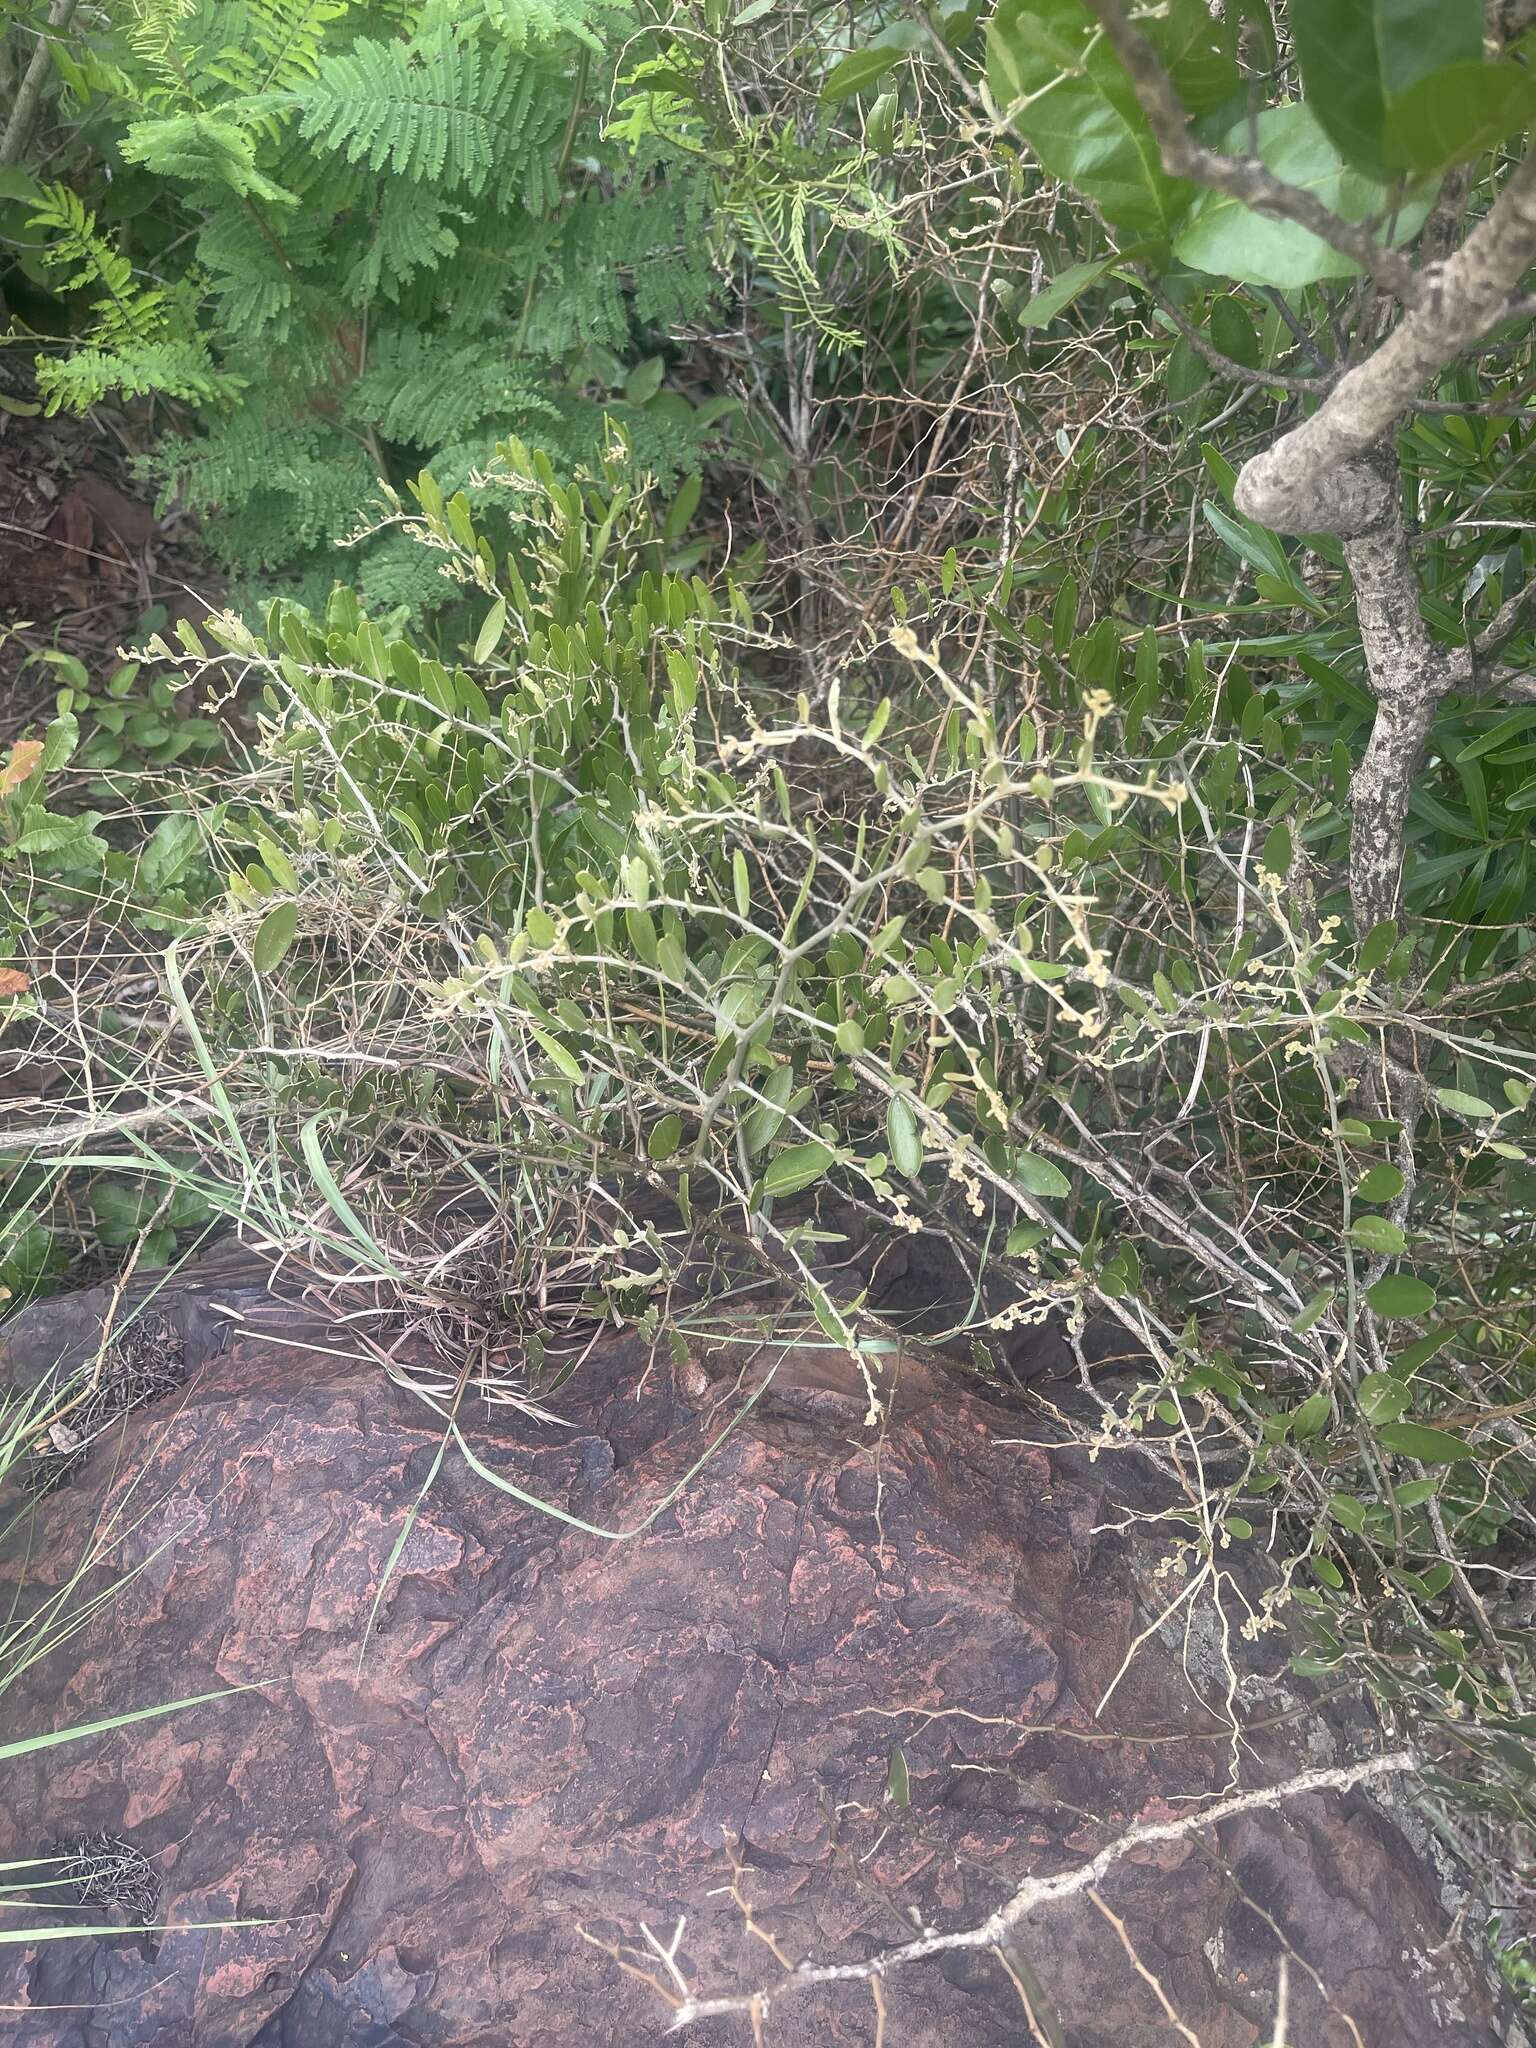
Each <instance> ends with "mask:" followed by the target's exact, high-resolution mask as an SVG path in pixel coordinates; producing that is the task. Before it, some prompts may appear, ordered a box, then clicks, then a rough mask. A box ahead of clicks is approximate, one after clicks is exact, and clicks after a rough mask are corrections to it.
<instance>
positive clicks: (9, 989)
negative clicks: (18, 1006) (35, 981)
mask: <svg viewBox="0 0 1536 2048" xmlns="http://www.w3.org/2000/svg"><path fill="white" fill-rule="evenodd" d="M31 986H32V983H31V981H30V979H29V978H28V977H27V976H26V975H25V974H23V973H22V971H21V969H20V968H19V967H0V996H24V995H25V994H26V992H27V990H28V989H29V988H30V987H31Z"/></svg>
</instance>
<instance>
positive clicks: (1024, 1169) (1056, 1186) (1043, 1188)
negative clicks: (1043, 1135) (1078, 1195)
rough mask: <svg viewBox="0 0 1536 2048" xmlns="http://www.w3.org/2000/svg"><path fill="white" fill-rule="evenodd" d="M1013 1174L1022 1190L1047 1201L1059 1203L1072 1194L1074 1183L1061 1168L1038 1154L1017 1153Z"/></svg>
mask: <svg viewBox="0 0 1536 2048" xmlns="http://www.w3.org/2000/svg"><path fill="white" fill-rule="evenodd" d="M1013 1172H1014V1178H1015V1179H1016V1180H1017V1181H1018V1183H1019V1186H1020V1187H1021V1188H1025V1189H1027V1190H1028V1192H1029V1193H1030V1194H1032V1195H1040V1196H1043V1197H1044V1198H1045V1199H1046V1200H1047V1201H1059V1200H1060V1199H1061V1197H1062V1196H1063V1195H1070V1194H1071V1192H1072V1183H1071V1182H1070V1181H1069V1180H1068V1179H1067V1176H1066V1175H1065V1174H1064V1173H1063V1172H1062V1170H1061V1168H1060V1167H1059V1166H1056V1165H1054V1164H1053V1163H1052V1162H1051V1161H1050V1160H1049V1159H1042V1158H1041V1157H1040V1155H1039V1153H1038V1152H1015V1154H1014V1155H1013Z"/></svg>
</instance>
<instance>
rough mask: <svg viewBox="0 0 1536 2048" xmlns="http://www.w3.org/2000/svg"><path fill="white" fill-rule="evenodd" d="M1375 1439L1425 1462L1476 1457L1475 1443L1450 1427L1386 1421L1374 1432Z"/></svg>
mask: <svg viewBox="0 0 1536 2048" xmlns="http://www.w3.org/2000/svg"><path fill="white" fill-rule="evenodd" d="M1376 1440H1377V1442H1378V1443H1380V1444H1381V1445H1383V1447H1384V1448H1385V1449H1387V1450H1389V1451H1396V1452H1397V1453H1398V1454H1399V1455H1400V1456H1401V1457H1404V1458H1417V1459H1418V1460H1419V1462H1420V1463H1421V1464H1424V1465H1454V1464H1456V1463H1458V1462H1459V1461H1460V1460H1461V1459H1463V1458H1475V1457H1476V1456H1477V1448H1476V1446H1475V1445H1474V1444H1469V1443H1463V1441H1462V1439H1461V1438H1460V1437H1459V1436H1452V1435H1451V1433H1450V1432H1449V1430H1444V1429H1431V1428H1430V1427H1429V1425H1428V1424H1427V1423H1424V1422H1385V1423H1383V1424H1382V1426H1381V1427H1380V1429H1378V1430H1377V1432H1376Z"/></svg>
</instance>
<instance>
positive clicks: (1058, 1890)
mask: <svg viewBox="0 0 1536 2048" xmlns="http://www.w3.org/2000/svg"><path fill="white" fill-rule="evenodd" d="M1416 1762H1417V1759H1416V1758H1415V1757H1414V1756H1413V1754H1412V1753H1411V1752H1410V1751H1408V1750H1394V1751H1392V1752H1391V1753H1390V1754H1388V1755H1386V1756H1377V1757H1370V1758H1368V1759H1366V1761H1365V1762H1363V1763H1358V1764H1347V1765H1342V1766H1340V1767H1338V1768H1337V1769H1332V1770H1314V1771H1301V1772H1299V1773H1298V1774H1297V1775H1296V1776H1295V1777H1294V1778H1287V1779H1285V1780H1284V1781H1283V1782H1282V1783H1281V1784H1278V1785H1262V1786H1256V1787H1254V1788H1253V1789H1252V1790H1250V1791H1247V1792H1234V1793H1231V1794H1230V1795H1229V1796H1228V1797H1227V1798H1225V1799H1217V1800H1213V1801H1212V1802H1211V1804H1210V1805H1209V1806H1205V1807H1202V1808H1200V1809H1199V1810H1198V1811H1196V1812H1194V1813H1189V1814H1185V1815H1184V1816H1182V1817H1181V1818H1180V1819H1178V1820H1169V1821H1147V1822H1143V1823H1141V1824H1139V1825H1138V1826H1136V1827H1133V1828H1127V1830H1126V1831H1125V1833H1124V1834H1123V1835H1117V1836H1116V1837H1115V1839H1114V1840H1113V1841H1112V1842H1107V1843H1106V1844H1105V1845H1104V1847H1103V1848H1102V1849H1101V1850H1100V1851H1099V1852H1098V1854H1097V1855H1096V1856H1094V1857H1093V1858H1091V1860H1090V1861H1089V1862H1087V1863H1084V1864H1081V1865H1080V1866H1079V1867H1078V1868H1077V1869H1075V1870H1064V1871H1059V1872H1058V1873H1057V1874H1056V1875H1055V1876H1053V1877H1029V1878H1026V1879H1025V1880H1024V1882H1023V1884H1021V1885H1020V1886H1019V1888H1018V1890H1017V1891H1016V1892H1014V1894H1013V1896H1012V1897H1011V1898H1010V1899H1008V1900H1007V1901H1006V1902H1005V1903H1004V1904H1003V1905H1001V1906H999V1907H998V1909H997V1911H996V1912H995V1913H991V1914H989V1915H988V1916H987V1918H986V1919H985V1920H983V1921H982V1922H981V1923H980V1924H979V1925H978V1926H975V1927H961V1928H956V1929H954V1930H953V1931H951V1932H950V1933H947V1934H939V1933H933V1934H924V1935H920V1936H919V1937H918V1938H917V1940H915V1941H907V1942H903V1943H901V1945H900V1946H899V1947H897V1948H891V1949H886V1950H884V1951H882V1952H881V1953H880V1954H879V1955H874V1956H870V1957H868V1958H867V1959H866V1960H864V1961H862V1962H855V1963H820V1962H815V1961H812V1960H811V1959H809V1958H807V1959H806V1960H805V1961H803V1962H801V1963H799V1964H798V1965H797V1966H796V1967H795V1968H794V1969H793V1970H791V1971H789V1972H787V1973H786V1974H785V1976H784V1977H782V1978H781V1979H780V1981H779V1982H778V1983H777V1984H774V1985H769V1986H766V1987H765V1986H759V1987H757V1988H756V1989H754V1990H751V1991H741V1992H727V1993H724V1994H722V1995H721V1996H719V1997H715V1998H699V1997H697V1996H691V1997H689V1998H686V1999H684V2000H683V2002H682V2003H681V2004H680V2005H678V2006H676V2008H675V2010H674V2012H673V2016H672V2022H671V2026H670V2027H669V2029H668V2031H669V2032H671V2033H676V2032H678V2031H680V2030H681V2029H682V2028H684V2027H688V2026H693V2025H694V2024H695V2023H696V2022H698V2021H699V2020H706V2019H718V2018H722V2017H724V2016H725V2015H727V2014H731V2013H747V2014H751V2015H759V2016H760V2015H762V2014H764V2013H766V2011H767V2010H768V2008H769V2006H770V2004H777V2003H779V2002H781V2001H782V2000H784V1999H786V1998H791V1997H794V1996H795V1995H796V1994H797V1993H799V1992H802V1991H808V1990H810V1989H811V1988H812V1987H813V1986H814V1985H817V1984H837V1983H849V1982H860V1981H863V1982H869V1981H871V1980H873V1979H875V1978H883V1977H888V1976H889V1975H890V1974H891V1972H892V1971H893V1970H898V1969H901V1968H902V1967H903V1966H904V1965H906V1964H908V1963H917V1962H923V1961H926V1960H927V1958H928V1957H930V1956H937V1955H944V1954H947V1953H950V1952H953V1951H955V1950H970V1949H994V1950H995V1949H997V1948H999V1947H1001V1946H1002V1944H1003V1943H1004V1942H1005V1941H1006V1938H1007V1936H1008V1935H1009V1933H1010V1932H1011V1931H1012V1930H1013V1929H1014V1928H1015V1927H1017V1926H1018V1925H1019V1924H1020V1922H1021V1921H1023V1920H1024V1919H1026V1918H1027V1917H1028V1916H1029V1915H1030V1914H1031V1913H1034V1912H1037V1911H1038V1910H1039V1909H1040V1907H1042V1906H1051V1905H1056V1904H1057V1903H1059V1902H1060V1901H1061V1900H1062V1899H1069V1898H1075V1897H1076V1896H1077V1894H1078V1893H1079V1892H1087V1891H1092V1890H1094V1889H1095V1888H1096V1887H1097V1886H1098V1885H1099V1884H1101V1883H1102V1882H1103V1880H1104V1876H1105V1873H1106V1872H1107V1871H1109V1870H1110V1869H1112V1868H1113V1866H1114V1865H1115V1864H1116V1863H1118V1862H1119V1861H1120V1860H1121V1858H1122V1857H1124V1856H1127V1855H1129V1854H1130V1852H1131V1851H1132V1850H1133V1849H1140V1848H1145V1847H1149V1846H1151V1845H1153V1844H1156V1843H1160V1842H1177V1841H1180V1840H1182V1839H1183V1838H1184V1837H1186V1836H1188V1835H1192V1834H1194V1833H1196V1832H1197V1831H1198V1830H1199V1829H1201V1828H1208V1827H1214V1826H1215V1825H1216V1824H1217V1822H1218V1821H1223V1820H1230V1819H1232V1818H1233V1817H1234V1815H1236V1814H1239V1813H1254V1812H1260V1811H1262V1810H1264V1809H1265V1808H1272V1807H1278V1806H1281V1805H1283V1804H1284V1803H1285V1802H1286V1801H1287V1800H1291V1799H1301V1798H1305V1797H1306V1796H1307V1795H1308V1794H1310V1793H1314V1792H1348V1791H1351V1790H1353V1788H1354V1787H1355V1786H1357V1785H1364V1784H1367V1783H1369V1782H1370V1781H1371V1780H1372V1779H1375V1778H1386V1777H1392V1776H1396V1775H1399V1774H1400V1773H1402V1772H1404V1771H1411V1770H1412V1769H1414V1767H1415V1765H1416Z"/></svg>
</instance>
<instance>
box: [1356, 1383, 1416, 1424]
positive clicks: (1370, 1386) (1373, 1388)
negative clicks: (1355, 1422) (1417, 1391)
mask: <svg viewBox="0 0 1536 2048" xmlns="http://www.w3.org/2000/svg"><path fill="white" fill-rule="evenodd" d="M1355 1391H1356V1394H1357V1395H1358V1397H1359V1401H1360V1413H1361V1414H1362V1415H1363V1416H1364V1417H1365V1419H1366V1421H1367V1422H1396V1420H1397V1418H1398V1417H1399V1415H1401V1414H1402V1412H1403V1410H1404V1409H1405V1408H1406V1407H1407V1406H1408V1403H1409V1402H1410V1401H1411V1400H1412V1399H1413V1394H1412V1391H1411V1390H1410V1389H1409V1388H1407V1387H1405V1386H1404V1385H1403V1383H1402V1381H1401V1380H1399V1379H1394V1378H1393V1376H1392V1374H1391V1373H1389V1372H1368V1373H1367V1374H1366V1376H1365V1378H1364V1379H1363V1380H1362V1381H1361V1382H1360V1384H1359V1386H1358V1387H1357V1388H1356V1390H1355Z"/></svg>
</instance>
